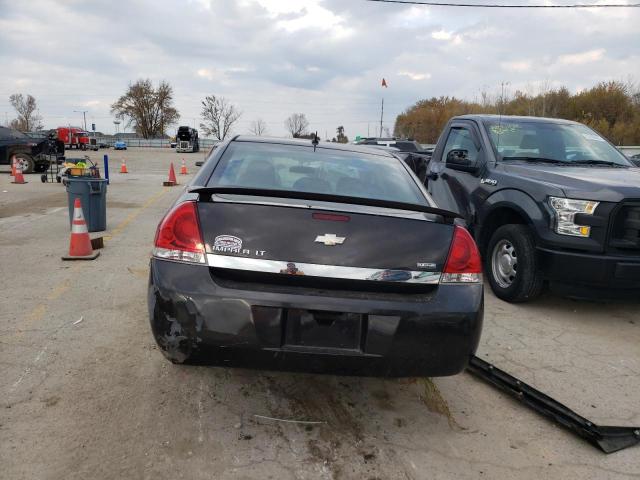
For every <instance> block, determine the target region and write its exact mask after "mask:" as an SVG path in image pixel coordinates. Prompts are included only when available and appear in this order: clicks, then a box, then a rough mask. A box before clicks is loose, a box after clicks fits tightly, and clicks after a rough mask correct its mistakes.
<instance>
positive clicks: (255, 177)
mask: <svg viewBox="0 0 640 480" xmlns="http://www.w3.org/2000/svg"><path fill="white" fill-rule="evenodd" d="M208 186H210V187H244V188H257V189H267V190H285V191H293V192H310V193H324V194H334V195H345V196H351V197H358V198H373V199H379V200H391V201H396V202H407V203H417V204H420V205H428V203H427V200H426V199H425V197H424V195H423V193H422V191H421V190H420V189H419V188H418V186H417V185H416V183H415V181H414V180H413V178H412V177H411V175H410V174H409V173H408V172H407V170H406V169H405V167H404V166H403V165H402V163H401V160H399V159H397V158H395V157H387V156H379V155H369V154H366V153H360V152H349V151H342V150H333V149H328V148H321V147H319V148H316V150H315V151H314V150H313V148H312V147H311V146H309V147H307V146H303V145H300V146H298V145H279V144H268V143H258V142H232V143H231V144H230V145H229V146H228V147H227V149H226V150H225V152H224V155H223V156H222V158H221V159H220V162H219V163H218V165H217V166H216V168H215V170H214V172H213V175H212V177H211V179H210V180H209V184H208Z"/></svg>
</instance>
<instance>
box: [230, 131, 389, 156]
mask: <svg viewBox="0 0 640 480" xmlns="http://www.w3.org/2000/svg"><path fill="white" fill-rule="evenodd" d="M231 141H232V142H253V143H270V144H273V145H297V146H304V147H311V146H312V143H311V140H308V139H299V138H276V137H254V136H251V135H238V136H236V137H234V138H233V139H232V140H231ZM317 148H322V149H325V150H341V151H346V152H354V153H366V154H368V155H377V156H381V157H393V155H391V154H390V153H388V152H386V151H385V150H383V149H376V148H371V145H366V146H365V145H362V146H359V145H353V144H348V143H336V142H323V141H321V142H320V143H318V147H317Z"/></svg>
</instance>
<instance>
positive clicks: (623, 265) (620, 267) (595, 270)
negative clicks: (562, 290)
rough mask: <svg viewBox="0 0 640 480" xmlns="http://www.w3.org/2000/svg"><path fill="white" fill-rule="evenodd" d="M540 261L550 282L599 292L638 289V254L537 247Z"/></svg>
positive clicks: (639, 264)
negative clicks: (615, 254)
mask: <svg viewBox="0 0 640 480" xmlns="http://www.w3.org/2000/svg"><path fill="white" fill-rule="evenodd" d="M538 253H539V259H540V264H541V267H542V269H543V272H544V274H545V277H546V278H548V279H549V280H550V281H552V282H559V283H564V284H568V285H572V286H573V287H574V289H579V287H581V286H582V287H584V288H585V290H588V289H593V288H594V287H595V288H598V289H601V291H605V290H608V291H612V293H613V292H614V291H618V292H619V291H625V290H626V291H631V292H633V291H636V292H637V291H638V290H640V257H638V256H626V257H622V256H612V255H604V254H591V253H580V252H565V251H558V250H551V249H545V248H539V249H538Z"/></svg>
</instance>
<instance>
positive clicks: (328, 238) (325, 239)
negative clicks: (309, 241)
mask: <svg viewBox="0 0 640 480" xmlns="http://www.w3.org/2000/svg"><path fill="white" fill-rule="evenodd" d="M344 241H345V237H338V236H336V235H335V234H334V233H325V234H324V235H318V236H317V237H316V242H318V243H324V244H325V245H327V246H328V247H333V246H335V245H342V244H343V243H344Z"/></svg>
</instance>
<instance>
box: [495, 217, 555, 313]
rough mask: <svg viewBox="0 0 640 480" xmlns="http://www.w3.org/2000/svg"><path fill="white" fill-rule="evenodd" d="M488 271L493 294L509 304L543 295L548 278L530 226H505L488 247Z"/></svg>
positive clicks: (496, 233)
mask: <svg viewBox="0 0 640 480" xmlns="http://www.w3.org/2000/svg"><path fill="white" fill-rule="evenodd" d="M485 272H486V275H487V277H488V279H489V284H490V285H491V289H492V290H493V293H495V294H496V296H497V297H498V298H501V299H502V300H505V301H507V302H512V303H519V302H527V301H529V300H533V299H535V298H536V297H538V296H539V295H540V294H541V293H542V287H543V285H544V281H543V280H544V279H543V277H542V272H541V271H540V268H539V265H538V258H537V255H536V245H535V240H534V238H533V234H532V232H531V229H530V228H529V227H528V226H526V225H513V224H509V225H503V226H502V227H500V228H498V229H497V230H496V231H495V232H494V233H493V235H492V236H491V239H490V240H489V244H488V245H487V249H486V252H485Z"/></svg>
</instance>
